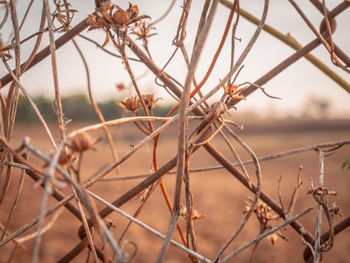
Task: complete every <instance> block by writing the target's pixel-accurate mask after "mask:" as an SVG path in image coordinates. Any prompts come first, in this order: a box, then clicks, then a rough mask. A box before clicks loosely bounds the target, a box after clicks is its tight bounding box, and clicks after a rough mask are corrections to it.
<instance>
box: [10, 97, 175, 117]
mask: <svg viewBox="0 0 350 263" xmlns="http://www.w3.org/2000/svg"><path fill="white" fill-rule="evenodd" d="M33 101H34V102H35V104H36V106H37V107H38V109H39V110H40V112H41V114H42V115H43V117H44V119H45V120H46V121H47V122H55V121H56V120H57V116H56V112H55V107H54V103H55V101H54V100H50V99H48V98H46V97H41V96H40V97H37V98H33ZM117 103H119V101H118V102H117V101H115V100H108V101H105V102H102V103H98V106H99V108H100V110H101V112H102V114H103V116H104V118H105V119H106V120H112V119H116V118H120V117H122V116H129V114H128V113H126V112H125V111H124V110H123V109H122V108H121V107H119V106H117ZM62 107H63V113H64V118H65V119H66V120H72V121H94V122H95V121H98V117H97V114H96V112H95V111H94V109H93V107H92V105H91V103H90V101H89V100H88V98H87V97H86V96H85V95H84V94H75V95H71V96H67V97H62ZM171 108H172V105H162V106H159V105H157V106H156V107H155V108H154V109H153V114H154V115H155V116H165V115H166V114H167V113H168V112H169V111H170V109H171ZM16 121H19V122H27V123H36V122H39V119H38V117H37V116H36V115H35V113H34V111H33V109H32V107H31V106H30V104H29V103H28V101H27V99H26V98H25V97H24V96H20V97H19V101H18V108H17V117H16Z"/></svg>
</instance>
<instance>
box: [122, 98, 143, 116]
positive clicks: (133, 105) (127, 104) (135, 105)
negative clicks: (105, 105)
mask: <svg viewBox="0 0 350 263" xmlns="http://www.w3.org/2000/svg"><path fill="white" fill-rule="evenodd" d="M117 105H118V106H119V107H121V108H123V109H125V110H128V111H131V112H133V113H134V112H136V111H137V110H138V109H139V108H140V103H139V100H138V98H137V97H136V96H135V97H130V98H127V99H126V100H125V101H121V102H120V103H118V104H117Z"/></svg>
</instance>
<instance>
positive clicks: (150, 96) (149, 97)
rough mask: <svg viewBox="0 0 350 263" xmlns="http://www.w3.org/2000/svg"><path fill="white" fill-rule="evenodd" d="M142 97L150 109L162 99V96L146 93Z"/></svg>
mask: <svg viewBox="0 0 350 263" xmlns="http://www.w3.org/2000/svg"><path fill="white" fill-rule="evenodd" d="M142 99H143V101H144V102H145V104H146V107H147V108H148V109H152V108H154V106H155V105H156V103H157V101H158V100H160V99H161V98H156V99H155V98H154V94H145V95H142ZM140 103H141V102H140Z"/></svg>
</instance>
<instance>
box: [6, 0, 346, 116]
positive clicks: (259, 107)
mask: <svg viewBox="0 0 350 263" xmlns="http://www.w3.org/2000/svg"><path fill="white" fill-rule="evenodd" d="M69 2H70V3H71V5H72V8H73V9H76V10H78V11H79V12H78V13H76V15H75V16H74V19H73V22H72V25H73V26H74V25H76V24H78V23H79V22H80V21H81V20H82V19H84V18H85V17H86V16H87V15H88V14H89V13H92V12H93V11H94V1H92V0H89V1H80V0H71V1H69ZM112 2H113V3H116V4H118V5H119V6H120V7H121V8H124V9H126V8H127V7H128V2H127V1H121V0H120V1H112ZM170 2H171V1H152V0H143V1H141V0H140V1H137V0H135V1H133V2H132V3H133V4H137V5H138V8H139V11H140V14H147V15H149V16H150V17H151V18H152V20H153V21H154V20H156V19H157V18H159V17H161V16H162V14H163V13H164V12H165V11H166V10H167V8H168V6H169V4H170ZM192 2H193V3H192V7H191V12H190V15H189V18H188V19H189V20H188V26H187V35H186V39H185V42H184V43H185V47H186V48H187V49H188V51H189V52H190V51H191V50H192V47H193V40H194V38H195V34H196V27H197V25H198V21H199V18H200V14H201V10H202V5H203V2H204V1H197V0H195V1H192ZM263 2H264V1H258V0H254V1H251V0H250V1H247V0H243V1H240V5H241V7H242V8H243V9H245V10H247V11H249V12H250V13H252V14H254V15H255V16H257V17H260V16H261V13H262V10H263ZM339 2H340V1H335V0H328V1H326V3H327V5H328V7H329V9H332V7H334V6H336V5H337V4H338V3H339ZM297 3H298V4H299V5H300V6H301V7H302V9H303V10H304V11H305V13H306V15H307V16H308V17H309V18H310V19H311V21H312V22H313V24H314V26H315V27H316V28H318V27H319V24H320V22H321V20H322V16H321V14H320V13H319V12H318V11H317V10H316V9H315V8H314V7H313V6H312V5H311V4H310V3H309V2H308V1H297ZM26 4H27V1H17V5H18V7H19V8H18V13H19V14H18V16H19V18H20V19H21V18H22V17H23V15H24V11H25V9H26ZM41 5H42V1H34V4H33V8H32V9H31V11H30V13H29V17H28V20H27V21H26V23H25V25H24V27H23V29H22V31H21V38H24V37H26V36H28V35H30V34H32V33H34V32H36V31H37V30H38V28H39V22H40V21H39V20H40V16H41ZM181 6H182V1H176V2H175V5H174V7H173V9H172V11H171V12H170V13H169V15H168V16H167V17H166V18H165V19H164V20H162V21H161V22H160V23H157V24H155V25H154V30H153V33H156V35H155V36H153V37H151V38H150V39H149V49H150V52H151V54H152V56H153V59H154V61H155V63H156V64H157V65H158V67H160V68H161V67H163V66H164V65H165V63H166V61H167V60H168V58H169V57H170V55H171V54H172V52H173V51H174V49H175V46H173V45H172V40H173V38H174V36H175V34H176V29H177V25H178V19H179V17H180V15H181V12H182V9H181ZM51 11H53V5H51ZM3 13H4V11H3V9H1V10H0V17H3ZM228 14H229V9H228V8H226V7H224V6H222V5H221V4H219V6H218V9H217V13H216V15H215V18H214V22H213V26H212V28H211V30H210V32H209V35H208V38H207V43H206V45H205V49H204V51H203V53H202V56H201V59H200V62H199V66H198V69H197V72H196V74H195V77H196V79H197V80H198V81H200V80H201V79H202V78H203V77H204V75H205V72H206V71H207V69H208V67H209V64H210V61H211V59H212V57H213V54H214V53H215V51H216V48H217V46H218V44H219V42H220V39H221V35H222V33H223V31H224V27H225V23H226V20H227V17H228ZM266 22H267V24H269V25H271V26H273V27H275V28H276V29H278V30H279V31H281V32H282V33H290V34H292V35H293V36H294V37H295V38H296V39H297V40H298V41H299V42H300V43H301V44H302V45H305V44H307V43H309V42H310V41H312V40H313V39H314V38H315V36H314V34H313V33H312V31H311V30H310V29H309V28H308V27H307V25H306V24H305V23H304V21H303V20H302V19H301V17H300V16H299V15H298V14H297V12H296V11H295V10H294V8H293V7H292V6H291V5H290V4H289V2H288V1H279V0H270V7H269V11H268V17H267V21H266ZM349 22H350V9H347V10H346V11H344V12H343V13H342V14H340V15H339V16H338V18H337V30H336V32H335V34H334V36H333V39H334V41H335V42H336V43H337V44H338V45H339V46H340V47H341V49H342V50H343V51H345V52H346V53H347V54H350V37H349V36H348V33H346V32H347V31H348V28H347V26H348V24H349ZM10 26H11V23H10V20H9V22H8V23H7V24H6V25H5V28H4V29H3V30H2V32H1V34H2V39H3V41H4V42H5V43H7V41H8V39H10V36H11V31H10V30H9V28H10ZM255 29H256V26H254V25H253V24H251V23H250V22H248V21H246V20H245V19H244V18H241V19H240V22H239V25H238V29H237V33H236V36H237V37H238V38H240V39H241V41H240V42H236V49H235V51H236V54H235V57H236V58H237V57H238V56H239V55H240V53H241V52H242V50H243V49H244V48H245V46H246V44H247V43H248V41H249V39H250V37H251V36H252V34H253V33H254V31H255ZM83 34H84V35H85V36H88V37H90V38H92V39H94V40H95V41H97V42H98V43H100V44H102V43H103V42H104V38H105V35H104V32H103V31H101V30H94V31H89V32H86V31H84V32H83ZM55 36H56V37H59V36H60V34H57V35H55ZM76 41H77V42H78V44H79V46H80V47H81V49H82V51H83V52H84V55H85V57H86V60H87V63H88V65H89V70H90V74H91V81H92V92H93V95H94V97H95V98H96V99H97V100H98V101H104V100H109V99H113V100H115V101H116V102H119V101H120V100H122V99H125V98H127V97H129V96H131V95H134V91H133V89H132V88H131V89H129V90H126V91H122V92H120V91H118V90H117V89H116V84H118V83H123V84H124V85H125V86H127V87H129V86H131V81H130V78H129V76H128V74H127V72H126V70H125V67H124V65H123V64H122V63H121V61H120V60H119V59H116V58H115V57H112V56H110V55H107V54H106V53H104V52H102V51H101V50H99V49H98V48H96V46H95V45H94V44H91V43H90V42H87V41H86V40H84V39H81V38H76ZM48 43H49V42H48V38H47V36H45V39H44V41H43V43H42V45H41V47H40V49H42V48H44V47H45V46H46V45H47V44H48ZM138 43H139V45H140V46H141V45H142V43H141V42H138ZM230 43H231V40H230V39H229V41H227V43H226V44H225V46H224V48H223V51H222V53H221V54H220V57H219V59H218V62H217V65H216V66H215V68H214V70H213V72H212V74H211V76H210V78H209V80H208V81H207V83H206V85H205V86H204V87H203V93H204V94H205V93H207V92H208V91H209V90H210V89H211V88H212V87H214V86H215V85H217V84H218V83H219V81H220V79H222V78H224V77H225V75H226V74H227V72H228V71H229V66H230V52H231V51H230V50H231V49H230ZM31 45H33V41H31V42H28V43H27V44H25V45H23V46H22V50H21V53H22V59H23V61H24V60H25V59H26V57H28V55H29V51H30V47H31ZM106 48H107V49H109V50H110V51H112V52H114V53H117V51H116V49H115V48H114V47H113V45H111V44H107V46H106ZM293 53H294V50H292V49H291V48H290V47H288V46H286V45H285V44H283V43H282V42H280V41H279V40H277V39H275V38H273V37H272V36H270V35H268V34H267V33H265V32H263V33H262V34H261V35H260V36H259V39H258V41H257V42H256V44H255V45H254V47H253V49H252V50H251V52H250V53H249V55H248V57H247V59H246V60H245V61H244V63H243V64H244V68H243V70H242V71H241V72H240V74H239V75H238V78H237V80H236V84H239V83H243V82H254V81H256V80H257V79H259V78H260V77H261V76H262V75H264V74H265V73H266V72H268V71H269V70H271V69H272V68H273V67H275V66H276V65H278V64H279V63H280V62H281V61H282V60H284V59H285V58H287V57H288V56H290V55H291V54H293ZM128 54H129V55H130V56H131V57H132V53H131V52H128ZM312 54H314V55H316V56H317V57H318V58H319V59H321V60H322V61H323V62H324V63H326V64H327V65H328V66H329V67H330V68H331V69H332V70H334V71H335V72H336V73H338V74H339V75H340V76H342V77H343V78H344V79H345V80H346V81H348V82H350V74H349V73H346V72H345V71H343V70H341V69H339V68H337V67H336V66H334V65H333V64H332V63H331V62H330V56H329V54H328V53H327V51H326V50H325V48H324V47H323V46H322V45H320V46H319V47H318V48H317V49H315V50H314V51H312ZM57 63H58V76H59V86H60V91H61V94H62V95H70V94H75V93H84V94H87V84H86V83H87V81H86V72H85V69H84V66H83V63H82V60H81V58H80V57H79V55H78V52H77V50H76V49H75V47H74V46H73V44H72V43H68V44H66V45H65V46H63V47H62V48H60V49H59V50H58V51H57ZM10 64H11V62H10ZM11 65H12V66H13V65H14V64H13V63H12V64H11ZM131 66H132V69H133V71H134V74H135V76H136V77H139V81H138V83H139V86H140V87H141V90H142V93H155V94H156V96H157V97H161V98H162V100H161V103H174V100H173V99H171V97H170V96H169V95H168V94H167V93H166V92H165V91H164V90H163V88H161V87H159V86H157V85H156V84H155V82H154V75H153V74H152V73H151V72H149V71H148V70H147V68H146V67H145V66H143V65H141V64H140V63H138V62H131ZM166 71H167V72H168V73H169V74H170V75H171V76H173V77H175V78H176V79H177V80H179V81H180V82H182V83H183V82H184V81H185V78H186V73H187V69H186V65H185V63H184V61H183V59H182V57H181V55H180V53H178V54H177V55H176V56H175V57H174V59H173V60H172V61H171V63H170V64H169V65H168V66H167V68H166ZM5 73H6V69H5V68H4V67H3V65H1V66H0V76H3V75H4V74H5ZM21 81H22V84H23V86H24V87H25V88H26V89H27V91H28V92H29V94H31V96H38V95H43V96H49V97H52V98H53V96H54V86H53V78H52V71H51V60H50V58H46V59H45V60H44V61H42V62H41V63H40V64H38V65H36V66H34V67H33V68H32V69H30V70H29V71H28V72H26V73H24V74H23V76H22V78H21ZM264 88H265V90H266V91H267V92H268V93H269V94H271V95H273V96H277V97H280V98H281V100H274V99H271V98H268V97H267V96H265V95H264V94H263V93H262V92H261V91H256V92H254V93H253V94H252V95H250V96H248V97H247V98H246V100H244V101H242V102H240V103H239V104H238V105H237V111H239V112H242V113H244V112H251V113H256V114H259V115H262V116H272V115H274V116H277V117H279V116H282V117H285V116H301V115H303V114H305V112H308V111H311V110H312V109H311V108H310V102H312V101H313V102H317V101H326V102H327V103H328V104H329V110H330V116H331V117H342V118H350V103H349V102H350V95H349V93H347V92H346V91H345V90H343V89H342V88H341V87H340V86H338V85H337V84H336V83H335V82H334V81H332V80H331V79H329V78H328V77H327V76H325V75H324V74H323V73H322V72H320V71H319V70H318V69H317V68H315V66H313V65H312V64H310V63H309V62H308V61H307V60H306V59H304V58H302V59H300V60H299V61H297V62H296V63H294V64H293V65H292V66H290V67H288V68H287V69H286V70H285V71H283V72H282V73H280V74H279V75H278V76H277V77H275V78H274V79H272V80H271V81H269V82H268V83H267V84H265V85H264ZM2 92H4V93H6V88H5V89H3V90H2ZM221 94H222V93H220V94H218V95H217V96H216V97H214V98H212V100H211V102H213V101H215V100H218V99H219V97H220V96H221ZM311 104H312V103H311ZM308 105H309V106H308Z"/></svg>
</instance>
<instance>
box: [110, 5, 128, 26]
mask: <svg viewBox="0 0 350 263" xmlns="http://www.w3.org/2000/svg"><path fill="white" fill-rule="evenodd" d="M117 9H118V10H117V11H115V12H114V13H113V17H112V21H113V24H115V25H117V26H124V25H126V24H127V23H128V21H129V14H128V13H127V12H125V11H124V10H123V9H121V8H120V7H118V6H117Z"/></svg>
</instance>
